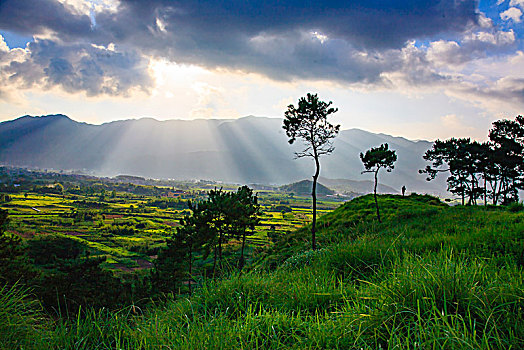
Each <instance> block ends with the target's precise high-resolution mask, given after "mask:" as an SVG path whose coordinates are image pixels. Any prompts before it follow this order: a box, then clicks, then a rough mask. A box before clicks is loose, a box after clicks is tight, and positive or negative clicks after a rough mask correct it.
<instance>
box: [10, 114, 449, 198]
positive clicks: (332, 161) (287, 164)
mask: <svg viewBox="0 0 524 350" xmlns="http://www.w3.org/2000/svg"><path fill="white" fill-rule="evenodd" d="M384 142H387V143H388V144H389V145H390V147H391V148H392V149H394V150H396V151H397V153H398V158H399V159H398V162H397V163H396V164H395V169H394V170H393V172H392V173H388V174H386V175H383V176H381V183H382V184H384V185H388V186H390V188H386V187H384V188H383V189H382V188H379V191H381V192H398V191H400V187H402V186H403V185H406V186H407V187H408V189H409V191H417V192H421V193H425V192H428V193H436V194H440V195H443V194H444V193H445V190H446V188H445V182H444V181H443V180H445V179H442V180H441V179H439V178H437V180H435V181H432V182H427V181H425V176H424V175H420V174H418V170H419V169H423V168H424V166H425V161H424V160H423V159H422V155H423V154H424V152H426V151H427V150H428V149H429V148H430V147H431V145H432V144H431V143H430V142H428V141H411V140H407V139H405V138H401V137H393V136H389V135H386V134H374V133H370V132H367V131H363V130H359V129H349V130H342V131H341V132H340V134H339V135H338V136H337V138H336V139H335V142H334V146H335V151H334V152H333V154H332V155H330V156H329V157H325V158H323V159H322V171H321V175H322V176H323V177H324V178H328V179H346V180H353V181H368V182H363V183H361V184H360V185H359V184H358V183H357V182H353V183H352V184H349V183H347V185H348V186H347V187H353V188H355V189H356V190H358V192H361V193H366V192H369V191H372V181H370V180H372V178H371V176H369V175H368V174H361V171H362V170H363V166H362V162H361V160H360V159H359V153H360V152H363V151H365V150H366V149H368V148H370V147H372V146H376V145H379V144H381V143H384ZM300 147H302V145H301V144H300V143H298V144H294V145H289V143H288V142H287V137H286V135H285V132H284V130H282V119H280V118H265V117H254V116H248V117H244V118H240V119H234V120H233V119H232V120H213V119H197V120H191V121H188V120H167V121H157V120H155V119H151V118H144V119H138V120H122V121H115V122H109V123H105V124H102V125H92V124H87V123H79V122H76V121H74V120H72V119H70V118H69V117H67V116H64V115H49V116H40V117H32V116H24V117H20V118H17V119H15V120H12V121H7V122H2V123H0V162H1V163H3V164H6V165H13V166H20V167H32V168H40V169H55V170H70V171H74V170H76V171H82V172H85V173H91V174H96V175H101V176H115V175H119V174H129V175H137V176H142V177H147V178H159V179H161V178H164V179H177V180H189V179H210V180H217V181H224V182H230V183H231V182H232V183H242V184H249V183H260V184H274V185H282V184H286V183H291V182H296V181H299V180H303V179H310V178H311V175H312V170H311V169H312V161H311V160H310V159H294V158H295V157H294V152H295V151H297V150H298V149H299V148H300ZM321 182H322V181H321ZM324 182H327V183H326V185H333V186H335V187H336V186H337V185H336V184H334V183H333V182H332V181H331V182H330V181H329V180H325V181H324ZM346 182H347V181H346ZM338 184H340V181H339V182H338ZM366 187H367V190H365V188H366Z"/></svg>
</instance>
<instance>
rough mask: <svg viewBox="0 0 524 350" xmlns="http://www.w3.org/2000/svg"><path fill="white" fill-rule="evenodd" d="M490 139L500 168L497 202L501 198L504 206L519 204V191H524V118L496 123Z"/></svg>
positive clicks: (497, 165) (490, 133)
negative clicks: (513, 203) (512, 203)
mask: <svg viewBox="0 0 524 350" xmlns="http://www.w3.org/2000/svg"><path fill="white" fill-rule="evenodd" d="M489 139H490V141H491V144H492V147H493V152H494V159H495V164H496V167H497V168H498V188H497V191H496V193H495V196H496V200H495V202H497V200H498V199H499V198H500V197H501V198H500V199H501V200H502V203H503V204H507V203H511V202H517V201H518V199H519V193H518V191H519V190H521V189H524V117H522V116H521V115H519V116H517V117H516V118H515V120H514V121H513V120H507V119H502V120H497V121H495V122H494V123H493V129H491V130H490V131H489Z"/></svg>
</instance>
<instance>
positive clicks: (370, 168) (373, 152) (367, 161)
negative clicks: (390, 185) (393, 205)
mask: <svg viewBox="0 0 524 350" xmlns="http://www.w3.org/2000/svg"><path fill="white" fill-rule="evenodd" d="M360 159H361V160H362V163H364V167H365V168H366V170H365V171H363V172H362V173H363V174H364V173H374V174H375V187H374V189H373V196H374V198H375V207H376V208H377V218H378V222H382V221H381V219H380V211H379V209H378V200H377V185H378V172H379V171H380V169H382V168H384V169H386V171H387V172H391V170H393V168H394V165H393V163H395V161H396V160H397V155H396V154H395V151H393V150H390V149H389V146H388V144H387V143H384V144H382V145H380V146H379V147H376V148H371V149H369V150H367V151H366V153H365V154H363V153H360Z"/></svg>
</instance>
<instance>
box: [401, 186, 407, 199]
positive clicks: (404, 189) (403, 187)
mask: <svg viewBox="0 0 524 350" xmlns="http://www.w3.org/2000/svg"><path fill="white" fill-rule="evenodd" d="M405 194H406V186H402V197H404V195H405Z"/></svg>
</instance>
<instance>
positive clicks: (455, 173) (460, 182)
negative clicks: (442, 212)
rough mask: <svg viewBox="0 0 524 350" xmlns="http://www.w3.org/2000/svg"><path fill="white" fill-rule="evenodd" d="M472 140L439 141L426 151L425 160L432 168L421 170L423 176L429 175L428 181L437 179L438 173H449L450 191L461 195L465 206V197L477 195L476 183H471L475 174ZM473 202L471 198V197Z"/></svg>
mask: <svg viewBox="0 0 524 350" xmlns="http://www.w3.org/2000/svg"><path fill="white" fill-rule="evenodd" d="M470 151H471V140H470V139H469V138H468V139H456V138H451V139H449V140H445V141H441V140H437V141H435V142H434V143H433V147H432V148H431V149H429V150H428V151H426V153H425V154H424V156H423V158H424V159H425V160H428V161H431V162H432V164H431V166H430V165H428V166H426V168H425V169H423V170H419V173H421V174H428V177H427V179H426V180H427V181H431V180H433V179H435V177H436V176H437V174H438V173H440V172H448V171H449V173H450V176H449V177H448V179H447V183H448V191H450V192H452V193H454V194H457V195H460V196H461V198H462V205H464V204H465V197H466V195H467V194H468V192H469V193H470V194H473V193H475V191H473V190H472V188H474V181H471V178H470V176H471V174H472V172H473V173H474V172H475V170H474V169H475V167H474V162H473V159H472V157H471V155H470ZM470 202H471V197H470Z"/></svg>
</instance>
